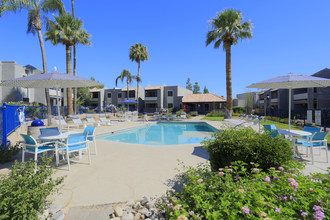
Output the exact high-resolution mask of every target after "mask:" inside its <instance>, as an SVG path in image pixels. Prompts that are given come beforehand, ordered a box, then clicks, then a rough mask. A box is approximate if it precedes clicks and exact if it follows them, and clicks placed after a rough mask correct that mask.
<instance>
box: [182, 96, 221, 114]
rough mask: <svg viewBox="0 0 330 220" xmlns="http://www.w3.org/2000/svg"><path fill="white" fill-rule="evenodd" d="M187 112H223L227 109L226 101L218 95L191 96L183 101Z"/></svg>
mask: <svg viewBox="0 0 330 220" xmlns="http://www.w3.org/2000/svg"><path fill="white" fill-rule="evenodd" d="M182 103H183V108H184V109H185V112H187V113H189V112H194V111H197V112H198V114H207V113H209V112H212V111H214V110H216V111H219V110H223V109H225V107H226V103H227V101H226V99H224V98H223V97H221V96H218V95H216V94H212V93H208V94H190V95H186V96H185V97H183V99H182Z"/></svg>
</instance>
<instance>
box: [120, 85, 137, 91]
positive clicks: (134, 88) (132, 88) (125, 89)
mask: <svg viewBox="0 0 330 220" xmlns="http://www.w3.org/2000/svg"><path fill="white" fill-rule="evenodd" d="M133 90H134V91H135V90H136V87H128V91H133ZM121 91H127V86H125V87H124V88H122V89H121Z"/></svg>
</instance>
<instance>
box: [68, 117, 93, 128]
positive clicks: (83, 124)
mask: <svg viewBox="0 0 330 220" xmlns="http://www.w3.org/2000/svg"><path fill="white" fill-rule="evenodd" d="M69 117H70V118H71V120H72V121H73V124H76V125H77V127H78V128H80V126H82V127H86V126H87V125H88V124H89V123H87V122H86V121H85V122H83V121H81V119H80V117H79V116H78V115H69Z"/></svg>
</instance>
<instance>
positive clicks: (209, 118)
mask: <svg viewBox="0 0 330 220" xmlns="http://www.w3.org/2000/svg"><path fill="white" fill-rule="evenodd" d="M201 120H208V121H223V117H204V118H202V119H201Z"/></svg>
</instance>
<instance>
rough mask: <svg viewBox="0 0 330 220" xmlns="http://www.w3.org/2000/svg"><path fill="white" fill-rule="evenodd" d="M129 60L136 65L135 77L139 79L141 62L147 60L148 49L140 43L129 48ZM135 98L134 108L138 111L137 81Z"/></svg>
mask: <svg viewBox="0 0 330 220" xmlns="http://www.w3.org/2000/svg"><path fill="white" fill-rule="evenodd" d="M129 59H130V60H131V61H132V62H133V61H135V62H137V63H138V74H137V76H138V77H140V64H141V61H145V60H148V59H149V54H148V48H147V47H146V46H143V45H142V44H141V43H139V44H135V45H134V46H131V48H130V49H129ZM136 96H137V100H136V101H137V103H136V106H137V110H138V111H139V81H137V87H136Z"/></svg>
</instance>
